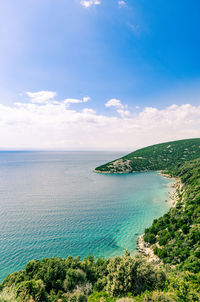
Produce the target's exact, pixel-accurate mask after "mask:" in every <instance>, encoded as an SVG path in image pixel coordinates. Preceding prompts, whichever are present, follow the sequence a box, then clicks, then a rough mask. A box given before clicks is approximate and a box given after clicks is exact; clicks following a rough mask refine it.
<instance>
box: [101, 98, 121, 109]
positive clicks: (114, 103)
mask: <svg viewBox="0 0 200 302" xmlns="http://www.w3.org/2000/svg"><path fill="white" fill-rule="evenodd" d="M105 106H106V107H116V108H124V105H122V103H121V101H120V100H118V99H111V100H109V101H108V102H107V103H106V104H105Z"/></svg>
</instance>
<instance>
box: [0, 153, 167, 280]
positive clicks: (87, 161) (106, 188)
mask: <svg viewBox="0 0 200 302" xmlns="http://www.w3.org/2000/svg"><path fill="white" fill-rule="evenodd" d="M122 155H124V153H117V152H86V151H85V152H30V151H29V152H21V151H18V152H0V281H2V280H3V279H4V278H5V277H6V276H7V275H8V274H10V273H12V272H14V271H18V270H20V269H23V268H24V267H25V265H26V263H27V262H28V261H30V260H32V259H42V258H46V257H67V256H68V255H72V256H81V257H85V256H88V255H91V254H92V255H94V256H95V257H104V258H107V257H112V256H116V255H121V254H123V253H124V251H125V249H127V250H129V251H130V252H131V253H134V252H135V251H136V246H137V238H138V236H139V235H140V234H142V233H143V232H144V230H145V228H147V227H149V226H150V225H151V223H152V221H153V219H155V218H158V217H160V216H161V215H163V214H164V213H166V212H167V211H168V210H169V208H170V207H171V203H170V201H169V200H168V199H169V192H171V190H172V188H171V186H172V183H173V181H172V180H171V179H168V178H164V177H162V176H161V175H158V174H157V172H148V173H146V172H145V173H134V174H121V175H117V174H114V175H108V174H97V173H94V172H93V169H94V168H95V167H96V166H99V165H101V164H104V163H106V162H108V161H111V160H113V159H116V158H119V157H121V156H122ZM167 200H168V201H167Z"/></svg>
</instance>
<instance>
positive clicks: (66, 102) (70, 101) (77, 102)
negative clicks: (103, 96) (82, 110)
mask: <svg viewBox="0 0 200 302" xmlns="http://www.w3.org/2000/svg"><path fill="white" fill-rule="evenodd" d="M90 100H91V98H90V97H89V96H85V97H83V99H66V100H64V103H65V104H70V103H72V104H79V103H87V102H88V101H90Z"/></svg>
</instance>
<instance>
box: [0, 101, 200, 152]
mask: <svg viewBox="0 0 200 302" xmlns="http://www.w3.org/2000/svg"><path fill="white" fill-rule="evenodd" d="M52 99H53V96H52ZM112 100H113V101H112V102H110V101H111V100H110V101H109V102H110V103H107V107H112V106H114V108H116V111H118V113H119V114H120V116H118V117H117V116H115V115H114V116H106V115H102V114H98V113H97V112H96V111H94V110H93V109H91V108H84V109H82V110H81V111H78V110H72V109H70V108H69V107H68V106H66V104H65V101H60V102H57V103H56V104H55V103H50V102H47V103H45V102H44V103H41V102H39V103H38V102H35V103H30V102H27V103H24V102H18V103H17V104H15V105H13V106H8V105H4V104H0V141H1V148H3V149H59V150H81V149H99V150H100V149H104V150H109V149H115V150H130V151H131V150H134V149H136V148H140V147H143V146H147V145H151V144H154V143H160V142H164V141H170V140H176V139H183V138H190V137H200V106H192V105H190V104H185V105H181V106H178V105H172V106H169V107H166V108H164V109H158V108H154V107H146V108H144V109H143V110H141V111H137V112H135V113H134V114H130V113H129V112H128V111H127V110H126V108H125V106H124V105H123V104H121V102H120V101H119V100H116V99H112ZM114 100H115V101H114ZM117 101H118V102H117ZM85 104H88V103H86V102H85ZM126 111H127V112H126Z"/></svg>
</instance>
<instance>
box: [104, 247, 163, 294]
mask: <svg viewBox="0 0 200 302" xmlns="http://www.w3.org/2000/svg"><path fill="white" fill-rule="evenodd" d="M165 279H166V276H165V274H164V272H163V271H162V270H160V269H157V268H155V267H154V266H153V265H152V264H150V263H147V262H146V261H145V259H144V258H143V257H141V256H135V257H132V256H131V255H129V254H128V253H126V255H125V256H121V257H114V258H112V259H110V261H109V264H108V276H107V286H106V289H107V292H108V293H109V294H110V295H111V296H114V297H117V296H123V295H124V294H126V295H127V294H128V293H132V294H133V295H136V294H139V293H141V292H144V291H145V290H147V289H155V288H162V287H163V285H164V282H165Z"/></svg>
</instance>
